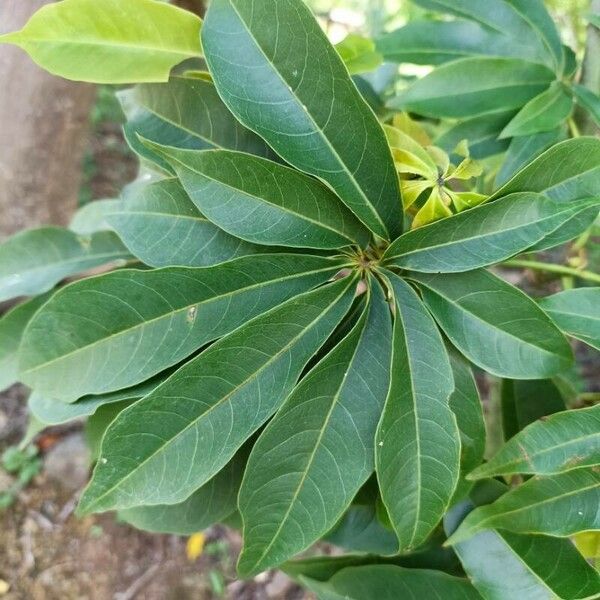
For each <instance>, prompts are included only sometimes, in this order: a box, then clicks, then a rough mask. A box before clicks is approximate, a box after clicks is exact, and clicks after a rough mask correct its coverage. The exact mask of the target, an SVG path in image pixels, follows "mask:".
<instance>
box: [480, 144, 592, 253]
mask: <svg viewBox="0 0 600 600" xmlns="http://www.w3.org/2000/svg"><path fill="white" fill-rule="evenodd" d="M599 186H600V139H597V138H594V137H580V138H575V139H570V140H566V141H564V142H560V143H559V144H556V145H555V146H552V147H551V148H550V149H549V150H547V151H546V152H544V153H543V154H541V155H540V156H538V157H537V158H536V159H535V160H534V161H533V162H531V163H530V164H528V165H527V166H526V167H524V168H523V169H522V170H521V171H519V172H518V173H517V174H516V175H514V176H513V178H512V179H511V180H510V181H508V182H507V183H506V184H504V185H503V186H502V187H501V188H500V189H499V190H497V191H496V192H495V193H494V195H493V196H492V197H491V198H490V199H491V200H494V199H496V198H501V197H502V196H506V195H508V194H511V193H513V192H538V193H540V194H544V195H546V196H548V197H550V198H554V199H556V200H561V201H563V202H571V201H573V200H578V199H581V198H594V197H598V188H599ZM597 216H598V209H597V208H596V207H591V208H589V209H586V210H584V211H582V212H581V213H579V214H578V215H575V216H574V217H573V218H572V219H571V220H570V221H569V222H567V223H565V224H564V225H562V227H559V228H558V229H557V230H556V232H554V233H552V234H550V235H549V236H548V237H546V238H545V239H544V240H542V241H541V242H539V243H538V244H537V245H536V246H534V248H533V249H532V250H536V251H538V250H544V249H546V248H551V247H553V246H557V245H559V244H562V243H564V242H567V241H569V240H571V239H573V238H575V237H577V236H578V235H579V234H580V233H582V232H583V231H585V230H586V229H587V228H588V227H589V226H590V225H591V224H592V223H593V222H594V219H595V218H596V217H597Z"/></svg>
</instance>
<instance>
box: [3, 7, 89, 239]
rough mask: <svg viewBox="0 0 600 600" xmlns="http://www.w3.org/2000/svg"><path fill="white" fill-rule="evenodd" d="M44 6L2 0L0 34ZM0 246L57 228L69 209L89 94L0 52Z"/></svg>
mask: <svg viewBox="0 0 600 600" xmlns="http://www.w3.org/2000/svg"><path fill="white" fill-rule="evenodd" d="M49 3H50V2H49V0H2V1H1V2H0V33H5V32H8V31H14V30H17V29H20V28H21V27H22V26H23V25H24V24H25V22H26V21H27V19H28V18H29V17H30V16H31V15H32V14H33V13H34V12H35V11H36V10H37V9H38V8H40V7H41V6H43V5H44V4H49ZM0 81H1V82H2V85H1V86H0V214H1V217H0V240H1V239H3V238H6V237H7V236H9V235H11V234H12V233H14V232H16V231H18V230H20V229H23V228H25V227H33V226H39V225H43V224H57V225H61V224H65V223H67V222H68V220H69V217H70V216H71V215H72V213H73V211H74V210H75V208H76V207H77V197H78V192H79V186H80V183H81V163H82V158H83V153H84V150H85V141H86V133H87V132H88V129H89V114H90V109H91V106H92V103H93V101H94V97H95V88H94V86H91V85H88V84H81V83H74V82H69V81H66V80H64V79H61V78H58V77H54V76H52V75H49V74H48V73H45V72H44V71H43V70H42V69H40V68H39V67H38V66H37V65H35V64H34V63H33V62H32V61H31V59H30V58H29V57H28V56H27V55H26V54H25V53H24V52H23V51H22V50H20V49H19V48H14V47H11V46H8V45H0Z"/></svg>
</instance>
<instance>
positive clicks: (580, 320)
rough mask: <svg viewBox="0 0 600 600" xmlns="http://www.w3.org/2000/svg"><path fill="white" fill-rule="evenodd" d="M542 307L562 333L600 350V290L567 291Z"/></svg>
mask: <svg viewBox="0 0 600 600" xmlns="http://www.w3.org/2000/svg"><path fill="white" fill-rule="evenodd" d="M540 306H541V307H542V308H543V309H544V312H546V313H548V315H550V318H551V319H552V320H553V321H554V322H555V323H556V325H557V326H558V328H559V329H560V330H561V331H564V332H565V333H566V334H568V335H570V336H572V337H574V338H577V339H578V340H581V341H582V342H584V343H585V344H588V346H591V347H592V348H596V350H600V288H578V289H573V290H565V291H564V292H559V293H558V294H554V296H549V297H547V298H543V299H542V300H540Z"/></svg>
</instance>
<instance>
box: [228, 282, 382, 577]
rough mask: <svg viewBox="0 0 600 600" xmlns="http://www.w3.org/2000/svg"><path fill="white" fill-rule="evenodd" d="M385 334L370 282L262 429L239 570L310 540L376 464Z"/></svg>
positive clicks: (266, 563) (261, 565)
mask: <svg viewBox="0 0 600 600" xmlns="http://www.w3.org/2000/svg"><path fill="white" fill-rule="evenodd" d="M391 333H392V323H391V316H390V311H389V308H388V306H387V303H386V301H385V297H384V294H383V291H382V290H381V288H380V287H379V284H378V283H377V282H375V281H373V282H372V284H371V291H370V298H369V300H368V303H367V306H366V308H365V311H364V312H363V314H362V316H361V318H360V319H359V321H358V323H357V324H356V325H355V326H354V328H353V329H352V331H351V332H350V333H349V334H348V335H347V336H346V337H345V338H344V339H343V340H342V341H341V342H340V343H339V344H338V345H337V346H336V347H335V348H334V349H333V350H332V351H331V352H330V353H329V354H328V355H327V356H326V357H325V358H324V359H323V360H322V361H321V362H320V363H319V364H317V366H315V367H314V368H313V369H312V371H310V373H309V374H308V375H307V376H306V377H305V378H304V379H303V380H302V381H301V382H300V384H299V385H298V387H297V388H296V389H295V390H294V391H293V392H292V394H291V395H290V397H289V398H288V400H287V401H286V402H285V404H284V405H283V406H282V407H281V409H280V410H279V412H278V413H277V415H276V416H275V418H274V419H273V420H272V421H271V423H269V425H268V426H267V428H266V429H265V431H264V432H263V433H262V434H261V436H260V438H259V439H258V441H257V443H256V445H255V446H254V448H253V451H252V454H251V455H250V460H249V461H248V466H247V468H246V472H245V474H244V482H243V484H242V488H241V490H240V497H239V507H240V512H241V514H242V519H243V522H244V548H243V551H242V554H241V556H240V559H239V563H238V570H239V572H240V573H241V574H242V575H243V576H248V575H252V574H255V573H259V572H260V571H264V570H266V569H268V568H270V567H273V566H276V565H279V564H280V563H282V562H283V561H285V560H287V559H289V558H291V557H292V556H294V555H295V554H297V553H299V552H301V551H303V550H305V549H306V548H308V547H309V546H311V545H312V544H313V543H314V542H315V541H317V540H318V539H319V538H320V537H321V536H323V535H324V534H325V533H327V531H328V530H330V529H331V528H332V527H333V526H334V525H335V524H336V522H337V521H338V519H339V518H340V517H341V516H342V514H343V513H344V511H345V510H346V509H347V508H348V506H349V505H350V503H351V502H352V499H353V498H354V496H355V495H356V493H357V492H358V490H359V489H360V487H361V486H362V485H363V483H365V481H366V480H367V478H368V477H369V476H370V475H371V473H372V472H373V469H374V450H373V445H374V438H375V430H376V429H377V423H378V421H379V417H380V416H381V410H382V409H383V404H384V402H385V397H386V394H387V389H388V383H389V366H390V353H391ZM299 524H302V526H301V527H299Z"/></svg>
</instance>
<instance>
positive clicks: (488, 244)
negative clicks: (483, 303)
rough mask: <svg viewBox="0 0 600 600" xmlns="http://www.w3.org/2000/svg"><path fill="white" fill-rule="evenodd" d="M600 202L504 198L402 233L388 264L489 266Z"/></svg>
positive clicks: (440, 269)
mask: <svg viewBox="0 0 600 600" xmlns="http://www.w3.org/2000/svg"><path fill="white" fill-rule="evenodd" d="M592 206H596V207H600V199H598V200H596V199H584V200H581V201H577V202H571V203H568V204H567V203H564V202H561V201H558V200H552V199H550V198H547V197H545V196H542V195H541V194H534V193H531V192H529V193H521V194H510V195H508V196H504V197H503V198H501V199H500V200H497V201H495V202H491V203H489V204H483V205H481V206H478V207H476V208H474V209H471V210H466V211H463V212H461V213H458V214H456V215H454V216H452V217H449V218H447V219H442V220H441V221H437V222H434V223H430V224H429V225H426V226H424V227H419V228H418V229H413V230H412V231H409V232H407V233H405V234H403V235H401V236H400V237H399V238H398V239H397V240H396V241H395V242H394V243H393V244H392V245H391V246H390V247H389V248H388V250H387V251H386V253H385V257H384V258H385V260H386V261H387V264H390V265H393V266H395V267H400V268H402V269H408V270H411V271H420V272H425V273H456V272H461V271H472V270H474V269H477V268H479V267H484V266H488V265H492V264H494V263H497V262H500V261H502V260H505V259H507V258H509V257H511V256H514V255H515V254H518V253H520V252H522V251H524V250H526V249H527V248H530V247H531V246H532V245H534V244H535V243H536V242H538V241H540V240H542V239H544V238H545V237H546V236H547V235H548V234H549V233H552V232H553V231H555V230H556V229H557V228H558V227H560V225H562V224H563V223H565V222H566V221H568V220H569V219H570V218H571V217H572V216H573V215H574V214H577V213H578V212H580V211H582V210H584V209H587V208H589V207H592Z"/></svg>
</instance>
